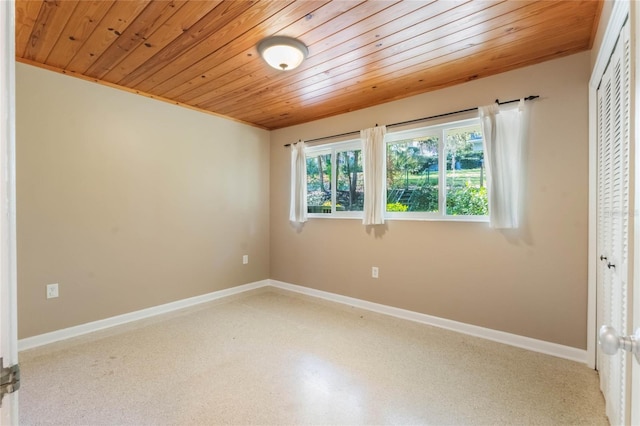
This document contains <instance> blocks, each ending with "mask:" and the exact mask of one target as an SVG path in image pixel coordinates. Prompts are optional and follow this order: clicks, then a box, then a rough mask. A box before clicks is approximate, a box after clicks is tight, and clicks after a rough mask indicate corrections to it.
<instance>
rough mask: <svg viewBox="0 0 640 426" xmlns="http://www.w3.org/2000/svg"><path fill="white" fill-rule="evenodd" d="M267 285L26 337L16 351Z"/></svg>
mask: <svg viewBox="0 0 640 426" xmlns="http://www.w3.org/2000/svg"><path fill="white" fill-rule="evenodd" d="M267 285H269V280H263V281H256V282H253V283H249V284H243V285H239V286H237V287H231V288H226V289H224V290H218V291H214V292H212V293H207V294H203V295H201V296H195V297H190V298H188V299H182V300H177V301H175V302H170V303H166V304H164V305H158V306H154V307H151V308H147V309H142V310H139V311H135V312H129V313H127V314H122V315H118V316H115V317H111V318H105V319H102V320H98V321H92V322H89V323H86V324H81V325H76V326H74V327H69V328H64V329H62V330H56V331H52V332H50V333H45V334H40V335H38V336H33V337H27V338H25V339H20V340H19V341H18V351H24V350H26V349H32V348H36V347H38V346H43V345H47V344H49V343H54V342H58V341H61V340H66V339H70V338H72V337H78V336H82V335H83V334H88V333H93V332H94V331H98V330H104V329H106V328H110V327H115V326H117V325H122V324H126V323H130V322H133V321H137V320H141V319H144V318H149V317H153V316H156V315H161V314H165V313H168V312H172V311H176V310H178V309H184V308H188V307H190V306H195V305H199V304H201V303H206V302H211V301H212V300H216V299H220V298H222V297H227V296H231V295H234V294H238V293H242V292H245V291H249V290H254V289H256V288H260V287H265V286H267Z"/></svg>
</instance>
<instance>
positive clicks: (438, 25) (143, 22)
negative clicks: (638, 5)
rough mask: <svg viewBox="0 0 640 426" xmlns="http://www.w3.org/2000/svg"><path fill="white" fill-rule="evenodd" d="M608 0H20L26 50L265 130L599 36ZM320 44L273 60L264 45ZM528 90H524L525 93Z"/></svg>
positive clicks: (64, 67)
mask: <svg viewBox="0 0 640 426" xmlns="http://www.w3.org/2000/svg"><path fill="white" fill-rule="evenodd" d="M601 8H602V1H601V0H583V1H579V0H572V1H567V0H560V1H558V0H552V1H549V0H547V1H533V0H507V1H501V0H471V1H469V0H442V1H431V0H423V1H416V0H413V1H391V0H376V1H359V0H346V1H344V0H337V1H324V0H323V1H319V0H318V1H316V0H304V1H279V0H256V1H253V0H238V1H221V0H209V1H202V0H189V1H187V0H171V1H169V0H135V1H131V0H117V1H106V0H98V1H88V0H81V1H71V0H37V1H36V0H17V2H16V57H17V60H18V61H20V62H25V63H29V64H32V65H36V66H41V67H44V68H47V69H51V70H55V71H59V72H64V73H66V74H70V75H75V76H77V77H81V78H86V79H90V80H93V81H97V82H100V83H104V84H108V85H112V86H117V87H121V88H124V89H125V90H130V91H133V92H135V93H139V94H143V95H147V96H152V97H154V98H158V99H162V100H165V101H170V102H173V103H178V104H180V105H184V106H188V107H191V108H196V109H200V110H203V111H207V112H211V113H214V114H220V115H223V116H227V117H230V118H233V119H235V120H239V121H243V122H246V123H251V124H253V125H256V126H259V127H262V128H265V129H277V128H281V127H286V126H291V125H295V124H300V123H304V122H308V121H312V120H316V119H319V118H322V117H328V116H332V115H336V114H341V113H344V112H348V111H353V110H357V109H361V108H365V107H369V106H372V105H376V104H380V103H384V102H389V101H391V100H396V99H400V98H403V97H406V96H411V95H415V94H419V93H423V92H428V91H431V90H435V89H440V88H443V87H447V86H451V85H455V84H459V83H463V82H466V81H469V80H474V79H477V78H481V77H486V76H489V75H492V74H497V73H500V72H504V71H507V70H511V69H515V68H518V67H523V66H526V65H531V64H535V63H538V62H542V61H546V60H549V59H553V58H557V57H560V56H565V55H569V54H572V53H576V52H580V51H583V50H587V49H590V48H591V45H592V42H593V38H594V35H595V31H596V27H597V23H598V19H599V15H600V11H601ZM272 35H286V36H291V37H296V38H298V39H299V40H301V41H302V42H304V43H305V44H306V45H307V46H308V47H309V57H308V58H307V59H306V61H304V62H303V64H302V65H301V66H300V67H299V68H297V69H295V70H291V71H280V70H276V69H273V68H271V67H269V66H268V65H267V64H266V63H265V62H264V61H263V60H262V58H260V57H259V55H258V52H257V49H256V45H257V44H258V42H260V40H262V39H263V38H265V37H267V36H272ZM523 95H525V94H523Z"/></svg>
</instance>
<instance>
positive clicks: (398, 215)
mask: <svg viewBox="0 0 640 426" xmlns="http://www.w3.org/2000/svg"><path fill="white" fill-rule="evenodd" d="M480 124H481V122H480V118H469V119H465V120H458V121H448V122H446V123H442V124H436V125H433V126H427V127H419V128H416V129H411V130H402V131H398V132H393V133H387V134H386V135H385V138H384V142H385V144H387V145H388V144H390V143H393V142H399V141H403V140H406V139H414V138H423V137H431V136H435V137H437V138H438V211H437V212H385V219H390V220H439V221H454V222H455V221H457V222H489V215H447V214H446V211H447V210H446V208H447V194H446V191H447V177H446V173H447V170H446V166H447V164H446V161H447V158H446V156H445V152H444V150H445V143H444V141H445V137H446V134H445V132H446V130H447V129H452V128H459V127H468V126H473V125H480ZM385 151H386V150H385ZM385 167H386V156H385Z"/></svg>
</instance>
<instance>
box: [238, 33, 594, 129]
mask: <svg viewBox="0 0 640 426" xmlns="http://www.w3.org/2000/svg"><path fill="white" fill-rule="evenodd" d="M558 39H560V40H564V38H563V37H562V36H558ZM522 49H523V46H522V45H520V44H517V45H514V46H512V47H511V49H510V51H509V52H506V51H505V50H503V49H502V47H498V48H495V49H491V50H488V51H482V52H480V53H476V54H472V55H471V56H470V57H464V58H463V59H462V60H459V61H446V62H443V63H442V64H440V65H437V66H434V67H422V66H420V65H418V66H416V67H415V68H414V69H413V70H412V71H414V72H413V73H411V72H409V73H407V75H405V76H403V77H398V78H393V79H392V78H390V79H386V80H374V81H373V82H371V81H369V83H370V84H369V85H366V84H365V85H362V86H361V87H360V88H359V89H358V90H349V89H348V88H343V89H342V90H340V92H339V93H336V92H335V91H334V92H332V93H331V96H330V97H329V96H324V97H316V98H313V99H309V100H304V101H302V102H300V104H298V106H297V107H296V109H295V110H294V109H291V108H287V109H284V108H283V109H281V110H277V113H278V114H279V115H277V114H274V113H273V111H276V110H268V111H267V112H266V113H268V112H271V114H269V115H268V116H267V114H266V113H265V114H263V115H262V116H261V120H260V122H261V123H263V125H264V126H265V127H266V128H276V129H277V128H280V127H287V125H285V126H282V125H281V124H282V123H288V122H290V120H291V118H290V117H289V115H290V114H295V115H296V118H297V119H300V120H303V121H301V122H305V121H304V120H305V118H306V119H307V120H308V121H312V120H315V119H319V118H325V117H330V116H333V115H336V114H338V113H337V112H336V111H337V110H340V111H342V110H344V111H354V110H358V109H361V108H362V107H361V106H359V105H361V99H367V98H369V99H370V98H372V97H374V96H375V98H376V99H380V103H385V102H391V101H395V100H398V99H402V98H405V97H407V96H413V95H417V94H421V93H425V92H428V91H432V90H438V89H442V88H446V87H450V86H453V85H457V84H462V83H466V82H468V81H472V80H476V79H479V78H483V77H488V76H491V75H494V74H497V73H499V72H505V71H511V70H513V69H517V68H521V67H525V66H528V65H533V64H536V63H540V62H543V61H545V60H549V59H554V58H558V57H561V56H566V55H570V54H572V53H577V52H580V51H583V50H584V49H583V46H582V44H581V42H576V41H570V42H566V43H561V44H558V45H557V46H556V49H554V50H553V51H549V49H548V48H547V47H545V46H539V45H535V44H534V45H533V48H532V49H531V50H530V51H528V52H523V51H522ZM474 60H475V61H481V62H482V63H485V64H489V65H486V66H483V67H477V68H472V69H469V67H470V66H471V64H472V63H473V62H474ZM465 68H466V69H467V71H465ZM469 71H473V72H474V74H472V75H469ZM425 86H427V87H428V90H425V89H424V87H425ZM523 96H525V95H524V94H523ZM543 96H544V94H543ZM328 100H330V102H329V101H328ZM488 101H491V100H488ZM310 117H314V118H313V119H311V118H310ZM239 119H240V120H242V121H247V122H251V121H249V120H250V119H251V118H250V117H244V116H243V117H239Z"/></svg>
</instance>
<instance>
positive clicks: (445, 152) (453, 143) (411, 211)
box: [385, 119, 489, 219]
mask: <svg viewBox="0 0 640 426" xmlns="http://www.w3.org/2000/svg"><path fill="white" fill-rule="evenodd" d="M385 140H386V142H387V216H388V217H389V218H418V219H419V218H425V219H427V218H434V219H437V218H446V217H451V216H464V217H467V218H469V217H485V218H486V216H487V215H488V211H489V207H488V206H489V204H488V200H487V190H486V172H485V169H484V150H483V139H482V128H481V125H480V120H479V119H472V120H465V121H460V122H456V123H448V124H444V125H439V126H432V127H426V128H421V129H416V130H410V131H404V132H396V133H389V134H387V137H386V139H385Z"/></svg>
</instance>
